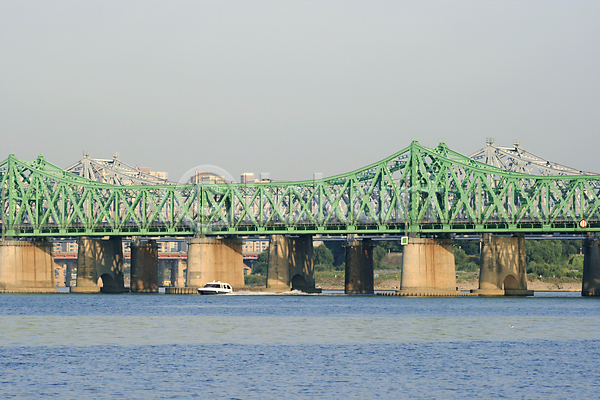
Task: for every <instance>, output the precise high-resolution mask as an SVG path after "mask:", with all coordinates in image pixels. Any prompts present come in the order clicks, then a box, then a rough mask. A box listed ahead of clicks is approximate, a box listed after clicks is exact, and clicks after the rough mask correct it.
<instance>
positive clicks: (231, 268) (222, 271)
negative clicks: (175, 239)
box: [186, 236, 244, 290]
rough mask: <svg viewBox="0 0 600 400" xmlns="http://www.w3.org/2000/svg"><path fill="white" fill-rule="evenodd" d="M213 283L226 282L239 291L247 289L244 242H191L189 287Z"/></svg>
mask: <svg viewBox="0 0 600 400" xmlns="http://www.w3.org/2000/svg"><path fill="white" fill-rule="evenodd" d="M212 281H221V282H227V283H229V284H230V285H231V286H232V287H233V288H234V289H238V290H239V289H240V288H242V287H243V286H244V259H243V256H242V241H241V240H240V239H238V238H237V236H234V237H226V238H223V239H212V238H194V239H190V240H189V242H188V258H187V282H186V287H202V286H204V285H205V284H206V283H208V282H212Z"/></svg>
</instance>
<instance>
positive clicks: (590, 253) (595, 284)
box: [581, 237, 600, 296]
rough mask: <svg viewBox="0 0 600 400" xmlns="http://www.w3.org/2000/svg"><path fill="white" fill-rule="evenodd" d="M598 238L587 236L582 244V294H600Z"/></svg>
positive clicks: (599, 240)
mask: <svg viewBox="0 0 600 400" xmlns="http://www.w3.org/2000/svg"><path fill="white" fill-rule="evenodd" d="M599 246H600V239H599V238H592V237H588V238H587V239H586V240H585V242H584V244H583V249H584V256H583V257H584V258H583V282H582V286H581V295H582V296H600V251H599Z"/></svg>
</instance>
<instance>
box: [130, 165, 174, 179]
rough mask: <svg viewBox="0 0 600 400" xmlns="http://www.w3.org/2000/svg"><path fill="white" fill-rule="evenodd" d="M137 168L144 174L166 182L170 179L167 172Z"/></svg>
mask: <svg viewBox="0 0 600 400" xmlns="http://www.w3.org/2000/svg"><path fill="white" fill-rule="evenodd" d="M135 168H136V169H137V170H138V171H140V172H143V173H145V174H148V175H152V176H154V177H157V178H158V179H164V180H167V179H169V174H168V173H167V172H162V171H151V170H150V167H135Z"/></svg>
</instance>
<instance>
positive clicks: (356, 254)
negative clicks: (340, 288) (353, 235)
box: [344, 239, 375, 294]
mask: <svg viewBox="0 0 600 400" xmlns="http://www.w3.org/2000/svg"><path fill="white" fill-rule="evenodd" d="M345 247H346V273H345V281H344V293H346V294H373V293H374V291H375V284H374V281H373V242H372V241H371V239H363V240H356V239H349V240H348V241H347V242H346V244H345Z"/></svg>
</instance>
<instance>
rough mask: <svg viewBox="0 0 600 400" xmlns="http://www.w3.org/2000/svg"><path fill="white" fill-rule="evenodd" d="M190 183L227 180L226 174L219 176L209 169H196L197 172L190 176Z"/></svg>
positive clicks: (222, 181) (223, 181)
mask: <svg viewBox="0 0 600 400" xmlns="http://www.w3.org/2000/svg"><path fill="white" fill-rule="evenodd" d="M188 183H191V184H194V185H198V184H202V183H226V181H225V177H224V176H217V175H214V174H212V173H210V172H208V171H196V173H195V174H194V175H192V176H191V177H190V179H189V180H188Z"/></svg>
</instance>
